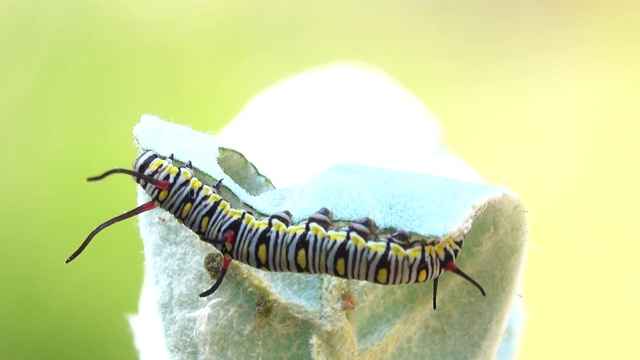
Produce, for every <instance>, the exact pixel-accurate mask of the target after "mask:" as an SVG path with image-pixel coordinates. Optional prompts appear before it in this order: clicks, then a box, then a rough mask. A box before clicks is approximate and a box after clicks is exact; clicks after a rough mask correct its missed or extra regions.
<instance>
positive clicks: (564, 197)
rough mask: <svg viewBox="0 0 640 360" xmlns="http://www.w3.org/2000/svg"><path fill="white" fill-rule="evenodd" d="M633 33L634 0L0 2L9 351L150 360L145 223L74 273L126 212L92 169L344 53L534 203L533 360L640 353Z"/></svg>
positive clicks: (117, 231)
mask: <svg viewBox="0 0 640 360" xmlns="http://www.w3.org/2000/svg"><path fill="white" fill-rule="evenodd" d="M638 39H640V4H638V3H636V2H632V1H626V2H606V3H605V2H600V1H558V2H556V1H538V2H534V1H530V2H526V1H516V2H513V1H483V2H475V1H424V2H418V1H396V2H389V1H368V2H350V3H347V4H345V3H344V2H342V1H326V2H299V1H280V2H261V1H257V0H254V1H238V2H235V1H217V2H215V1H211V2H207V1H195V0H193V1H169V0H160V1H137V2H129V1H123V0H114V1H110V2H100V1H70V0H68V1H65V0H55V1H48V2H45V1H0V84H1V86H0V124H1V125H2V141H0V150H1V152H0V153H1V154H2V167H3V170H4V176H3V177H2V183H1V185H2V186H0V199H2V206H1V207H0V215H1V216H0V224H1V229H2V232H1V233H0V242H1V244H2V245H1V246H2V247H1V251H0V264H2V271H1V272H0V281H1V282H0V286H1V287H2V290H3V291H2V293H3V295H2V297H0V358H3V359H33V358H49V359H55V358H59V359H62V358H64V359H74V358H78V359H85V358H92V359H114V358H135V357H136V353H135V350H134V348H133V345H132V340H131V336H130V330H129V328H128V324H127V322H126V318H125V314H128V313H134V312H135V311H136V309H137V298H138V295H139V291H140V285H141V282H142V265H143V261H144V259H143V256H142V253H141V252H142V246H141V244H140V241H139V240H138V239H139V238H138V234H137V228H136V225H135V221H130V222H127V223H123V224H120V226H116V227H113V228H110V229H108V230H107V231H105V232H104V233H103V234H101V238H100V239H98V241H96V243H95V244H93V245H92V248H91V249H90V251H89V252H87V253H86V254H85V255H84V256H83V258H80V259H78V260H77V261H76V262H74V263H73V264H72V265H68V266H65V265H64V264H63V261H64V259H65V258H66V257H67V256H68V255H69V254H70V253H71V252H72V251H73V250H74V249H75V248H76V247H77V245H78V244H79V243H80V241H82V240H83V239H84V237H85V236H86V234H87V233H88V232H89V231H90V230H91V229H92V228H93V226H95V225H96V224H98V223H100V222H102V221H104V220H105V219H107V218H109V217H110V216H113V215H115V214H119V213H121V212H122V211H125V210H127V209H129V208H131V207H133V205H134V203H135V195H134V194H135V192H134V186H133V183H131V182H130V181H126V179H120V181H117V180H116V179H113V180H112V181H105V182H102V183H99V184H87V183H86V182H85V178H86V177H87V176H90V175H95V174H98V173H100V172H102V171H103V170H105V169H109V168H112V167H115V166H127V165H128V164H130V163H132V161H133V159H134V157H135V155H136V150H135V149H134V147H133V145H132V136H131V128H132V126H133V125H134V124H135V123H136V122H137V120H138V118H139V115H141V114H145V113H152V114H156V115H159V116H160V117H162V118H164V119H170V120H173V121H175V122H178V123H182V124H187V125H190V126H192V127H194V128H196V129H198V130H201V131H215V130H218V129H220V128H221V127H222V126H223V125H224V124H225V123H226V122H228V121H229V120H231V119H232V118H233V116H234V115H236V114H237V113H238V112H239V111H240V109H241V108H242V106H243V104H245V103H246V102H247V101H248V100H249V99H250V98H251V97H252V96H254V95H255V94H256V93H257V92H259V91H261V90H263V89H265V88H266V87H268V86H269V85H270V84H272V83H274V82H275V81H278V80H280V79H283V78H285V77H287V76H290V75H293V74H295V73H297V72H299V71H302V70H305V69H308V68H311V67H314V66H317V65H322V64H326V63H328V62H332V61H338V60H359V61H362V62H365V63H369V64H372V65H375V66H378V67H380V68H382V69H383V70H384V71H386V72H387V73H389V74H390V75H391V76H393V77H394V78H396V79H397V80H398V81H399V82H400V83H402V84H403V85H404V86H406V87H407V88H408V89H409V90H410V91H412V92H413V93H415V94H416V95H417V96H418V97H419V98H420V99H421V100H422V101H423V102H424V103H425V104H426V105H427V106H428V107H429V108H430V109H432V110H433V111H434V112H435V113H436V114H437V115H438V117H439V118H440V119H441V121H442V124H443V127H444V131H445V136H446V141H447V144H448V145H449V147H450V148H451V149H452V150H453V151H454V152H456V153H457V154H459V155H460V156H461V157H462V158H463V159H465V160H466V161H467V162H468V163H469V164H471V165H472V166H473V167H474V168H475V169H477V170H478V172H479V173H480V174H482V175H483V176H484V177H485V178H486V179H487V181H488V182H490V183H492V184H496V185H503V186H506V187H509V188H511V189H512V190H514V191H515V192H517V193H518V194H519V196H520V198H521V200H522V201H523V203H524V204H525V206H526V207H527V209H528V213H529V220H530V228H529V230H530V232H529V235H530V238H529V240H530V246H529V249H528V259H527V265H526V273H525V277H524V287H523V289H522V292H521V296H522V297H523V299H524V301H525V307H526V312H527V324H526V327H525V332H524V336H523V340H522V344H521V347H520V352H519V358H521V359H539V358H566V357H572V358H581V359H588V358H603V357H614V358H633V357H635V358H639V357H640V349H639V348H638V346H637V344H636V343H635V341H638V340H640V324H639V323H640V307H638V306H637V304H638V303H640V296H639V292H638V290H637V288H638V285H637V283H636V282H635V281H637V279H638V277H639V276H638V275H640V266H638V265H637V264H636V260H637V256H636V255H637V254H638V253H640V245H638V244H639V242H638V241H637V238H638V236H637V235H636V234H635V230H634V229H633V224H634V221H635V220H636V215H637V213H638V211H637V210H636V206H637V204H638V203H640V191H638V184H639V183H640V176H639V175H638V174H639V172H638V170H637V167H638V160H637V159H638V155H640V146H638V140H637V138H638V136H639V135H640V126H639V125H638V124H639V121H640V110H639V108H640V107H639V106H638V100H639V99H640V46H639V44H640V42H639V40H638ZM389 126H393V119H389ZM286 130H288V131H291V132H295V131H298V130H299V129H286ZM339 132H340V130H339V129H336V133H339ZM393 141H399V140H398V139H394V140H393ZM398 146H401V141H400V142H399V143H398ZM239 150H241V149H239ZM265 151H268V149H265ZM310 161H311V160H310ZM258 165H259V164H258ZM267 175H268V174H267ZM490 265H491V264H487V266H490ZM634 279H636V280H634ZM198 290H199V289H194V294H196V293H197V291H198ZM460 341H464V339H460ZM425 344H428V339H425ZM429 346H437V344H429Z"/></svg>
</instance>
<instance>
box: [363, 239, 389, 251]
mask: <svg viewBox="0 0 640 360" xmlns="http://www.w3.org/2000/svg"><path fill="white" fill-rule="evenodd" d="M367 247H368V248H369V250H370V251H371V252H383V251H384V249H386V247H387V246H386V245H385V244H383V243H381V242H375V241H369V242H367Z"/></svg>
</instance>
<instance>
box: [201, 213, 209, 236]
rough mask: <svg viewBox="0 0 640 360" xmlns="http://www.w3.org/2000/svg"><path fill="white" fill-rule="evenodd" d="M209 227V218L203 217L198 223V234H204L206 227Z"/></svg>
mask: <svg viewBox="0 0 640 360" xmlns="http://www.w3.org/2000/svg"><path fill="white" fill-rule="evenodd" d="M208 225H209V217H208V216H205V217H203V218H202V221H201V222H200V232H205V231H206V230H207V226H208Z"/></svg>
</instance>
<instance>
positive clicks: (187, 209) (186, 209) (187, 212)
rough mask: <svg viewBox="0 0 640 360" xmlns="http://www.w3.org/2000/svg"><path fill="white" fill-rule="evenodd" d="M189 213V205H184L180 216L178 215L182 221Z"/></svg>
mask: <svg viewBox="0 0 640 360" xmlns="http://www.w3.org/2000/svg"><path fill="white" fill-rule="evenodd" d="M189 211H191V203H186V204H184V207H183V208H182V214H180V216H181V217H182V218H183V219H184V218H186V217H187V215H189Z"/></svg>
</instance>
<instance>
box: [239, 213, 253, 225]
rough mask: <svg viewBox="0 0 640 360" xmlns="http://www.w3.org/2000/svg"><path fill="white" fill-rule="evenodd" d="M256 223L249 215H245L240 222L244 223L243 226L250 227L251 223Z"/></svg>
mask: <svg viewBox="0 0 640 360" xmlns="http://www.w3.org/2000/svg"><path fill="white" fill-rule="evenodd" d="M255 221H256V218H254V217H253V216H252V215H251V214H247V215H246V216H245V217H244V219H242V222H244V223H245V224H247V225H249V226H251V227H252V225H253V223H254V222H255Z"/></svg>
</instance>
